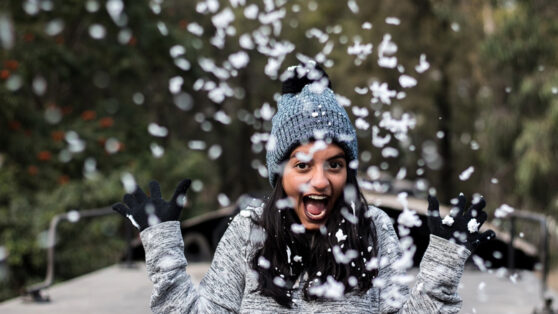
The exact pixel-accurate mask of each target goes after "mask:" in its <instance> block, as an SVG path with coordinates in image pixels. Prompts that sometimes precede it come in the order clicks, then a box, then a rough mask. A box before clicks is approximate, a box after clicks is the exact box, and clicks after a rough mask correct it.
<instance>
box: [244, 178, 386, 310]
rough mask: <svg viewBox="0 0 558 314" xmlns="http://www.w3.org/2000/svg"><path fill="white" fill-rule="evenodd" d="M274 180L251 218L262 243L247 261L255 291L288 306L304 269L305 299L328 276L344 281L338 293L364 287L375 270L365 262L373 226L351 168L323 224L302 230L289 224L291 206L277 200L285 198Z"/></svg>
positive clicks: (374, 250)
mask: <svg viewBox="0 0 558 314" xmlns="http://www.w3.org/2000/svg"><path fill="white" fill-rule="evenodd" d="M276 182H277V183H276V185H275V188H274V190H273V192H272V194H271V196H270V197H269V199H268V200H267V201H266V203H265V205H264V210H263V213H262V215H261V216H259V217H257V218H254V223H255V224H256V225H258V226H260V227H261V228H263V229H264V231H265V234H266V237H265V240H263V243H262V244H263V246H262V247H261V248H260V249H259V250H257V251H256V253H255V255H254V256H253V259H252V261H251V264H252V269H254V270H255V271H256V272H257V273H258V287H257V289H256V291H259V292H260V293H261V294H262V295H265V296H269V297H272V298H273V299H274V300H275V301H276V302H277V303H279V304H281V305H282V306H285V307H291V306H292V292H293V290H294V287H293V285H294V284H295V282H296V280H297V279H298V278H299V277H301V275H303V274H304V273H307V275H308V277H307V278H308V280H306V281H305V282H304V281H301V283H302V282H304V286H303V298H304V299H305V300H315V299H320V298H321V297H322V296H320V295H316V294H314V293H312V290H311V287H314V286H318V285H320V284H324V283H325V282H327V281H328V279H327V278H328V277H330V276H331V277H332V278H333V279H334V280H335V281H337V282H341V283H343V284H344V286H345V290H344V293H348V292H350V291H357V292H359V293H362V294H363V293H365V292H366V291H368V290H369V289H370V288H371V287H372V280H373V279H374V278H375V277H377V275H378V269H377V266H374V267H371V266H373V264H374V263H372V262H371V261H372V260H373V259H375V258H376V257H377V254H378V246H377V236H376V228H375V226H374V222H373V221H372V217H370V215H369V214H367V212H368V205H367V202H366V199H365V198H364V196H363V194H362V192H361V190H360V188H359V186H358V182H357V178H356V171H355V170H353V169H350V168H348V169H347V183H346V185H345V189H344V192H343V193H342V194H341V196H340V197H339V198H338V199H337V201H336V202H335V204H334V207H333V210H332V211H331V213H330V214H329V217H328V219H327V221H326V223H325V225H324V226H323V227H321V228H320V230H315V231H314V230H306V231H305V232H304V233H298V232H293V231H292V229H291V225H292V224H293V223H296V224H300V220H299V218H298V216H297V215H296V213H295V212H294V209H293V208H292V207H284V206H283V205H280V206H278V205H277V204H278V201H281V200H285V198H286V194H285V191H284V189H283V186H282V184H281V178H279V179H278V180H277V181H276ZM339 230H341V231H339ZM344 236H346V237H345V238H344ZM343 238H344V239H343ZM351 255H352V256H351Z"/></svg>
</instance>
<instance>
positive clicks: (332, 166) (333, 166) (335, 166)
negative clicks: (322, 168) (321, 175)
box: [327, 161, 343, 170]
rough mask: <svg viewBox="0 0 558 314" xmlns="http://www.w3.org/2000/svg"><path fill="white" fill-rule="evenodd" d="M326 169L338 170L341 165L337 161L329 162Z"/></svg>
mask: <svg viewBox="0 0 558 314" xmlns="http://www.w3.org/2000/svg"><path fill="white" fill-rule="evenodd" d="M327 167H328V168H329V169H333V170H338V169H341V168H343V163H342V162H339V161H330V162H329V163H328V166H327Z"/></svg>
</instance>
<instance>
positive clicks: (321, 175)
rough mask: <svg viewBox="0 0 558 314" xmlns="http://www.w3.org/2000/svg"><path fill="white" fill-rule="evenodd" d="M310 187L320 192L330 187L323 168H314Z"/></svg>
mask: <svg viewBox="0 0 558 314" xmlns="http://www.w3.org/2000/svg"><path fill="white" fill-rule="evenodd" d="M310 185H311V186H312V187H313V188H314V189H315V190H318V191H322V190H325V189H327V187H328V186H329V180H328V178H327V176H326V173H325V169H324V168H323V167H315V168H314V171H313V173H312V178H311V179H310Z"/></svg>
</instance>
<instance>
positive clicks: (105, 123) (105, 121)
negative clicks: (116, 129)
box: [99, 117, 114, 128]
mask: <svg viewBox="0 0 558 314" xmlns="http://www.w3.org/2000/svg"><path fill="white" fill-rule="evenodd" d="M99 125H100V126H101V127H102V128H110V127H111V126H113V125H114V119H113V118H111V117H104V118H102V119H101V120H99Z"/></svg>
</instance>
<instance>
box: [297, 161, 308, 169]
mask: <svg viewBox="0 0 558 314" xmlns="http://www.w3.org/2000/svg"><path fill="white" fill-rule="evenodd" d="M295 168H297V169H298V170H306V169H308V164H307V163H305V162H299V163H298V164H296V165H295Z"/></svg>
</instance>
